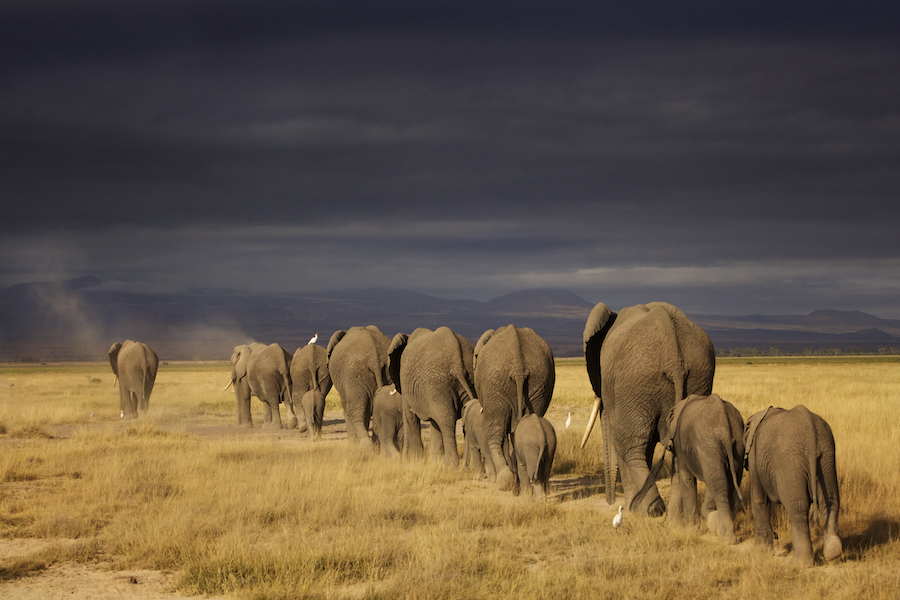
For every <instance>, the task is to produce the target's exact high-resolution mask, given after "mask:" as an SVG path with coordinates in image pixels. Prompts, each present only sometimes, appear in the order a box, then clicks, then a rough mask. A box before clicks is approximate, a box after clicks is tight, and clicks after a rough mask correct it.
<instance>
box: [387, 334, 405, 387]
mask: <svg viewBox="0 0 900 600" xmlns="http://www.w3.org/2000/svg"><path fill="white" fill-rule="evenodd" d="M407 342H409V336H408V335H406V334H405V333H398V334H397V335H395V336H394V339H392V340H391V345H390V346H388V372H389V373H390V375H391V380H392V381H393V382H394V389H396V390H397V391H398V392H400V393H401V394H402V393H403V390H402V389H400V364H401V362H400V360H401V356H403V351H404V350H406V344H407Z"/></svg>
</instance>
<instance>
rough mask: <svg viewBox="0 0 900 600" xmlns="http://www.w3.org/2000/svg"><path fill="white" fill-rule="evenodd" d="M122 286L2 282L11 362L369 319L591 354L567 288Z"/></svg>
mask: <svg viewBox="0 0 900 600" xmlns="http://www.w3.org/2000/svg"><path fill="white" fill-rule="evenodd" d="M119 283H121V282H119ZM122 287H123V286H120V285H118V284H117V283H116V282H102V281H100V280H99V279H97V278H95V277H82V278H79V279H72V280H68V281H63V282H55V283H54V282H35V283H27V284H19V285H15V286H12V287H10V288H7V289H0V361H14V360H23V359H28V360H39V361H58V360H105V358H106V352H107V350H108V349H109V346H110V345H111V344H112V342H113V341H116V340H124V339H127V338H131V339H140V340H142V341H145V342H147V343H149V344H150V345H151V346H153V347H154V348H155V349H156V350H157V352H158V353H159V354H160V357H161V358H163V360H215V359H222V360H224V359H227V358H228V357H229V356H230V355H231V351H232V349H233V348H234V346H235V345H236V344H240V343H245V342H248V341H263V342H266V343H271V342H278V343H280V344H281V345H282V346H284V347H285V348H286V349H288V350H290V351H293V350H294V349H296V348H297V347H299V346H300V345H302V344H305V343H306V341H307V340H309V338H310V337H311V336H312V335H313V334H315V333H318V334H319V343H320V344H322V345H326V344H327V343H328V340H329V339H330V337H331V335H332V334H333V333H334V332H335V331H337V330H340V329H348V328H350V327H352V326H354V325H369V324H374V325H377V326H378V327H379V328H380V329H381V330H382V332H384V333H385V334H386V335H388V336H390V337H393V335H394V334H396V333H398V332H405V333H409V332H411V331H412V330H413V329H415V328H416V327H427V328H430V329H436V328H437V327H440V326H442V325H446V326H449V327H450V328H451V329H453V330H454V331H456V332H457V333H459V334H461V335H463V336H465V337H467V338H468V339H470V340H471V341H472V342H473V343H474V342H476V341H477V340H478V338H479V337H480V336H481V334H482V333H483V332H484V331H485V330H487V329H495V328H497V327H499V326H502V325H508V324H510V323H513V324H515V325H517V326H519V327H530V328H532V329H534V330H535V331H536V332H537V333H538V334H539V335H541V336H542V337H543V338H544V339H545V340H547V343H548V344H550V347H551V348H552V349H553V352H554V355H556V356H581V355H582V342H581V335H582V331H583V329H584V323H585V320H586V319H587V317H588V315H589V314H590V310H591V308H592V307H593V305H592V304H591V303H590V302H587V301H586V300H584V299H583V298H581V297H580V296H578V295H577V294H574V293H572V292H571V291H569V290H565V289H559V288H540V289H530V290H521V291H517V292H513V293H510V294H504V295H502V296H499V297H497V298H494V299H492V300H490V301H488V302H479V301H475V300H447V299H443V298H436V297H433V296H428V295H426V294H420V293H417V292H410V291H404V290H393V289H390V290H386V289H368V290H366V289H357V290H347V291H342V292H333V293H317V294H279V295H266V296H261V295H249V294H239V293H235V292H228V291H221V290H215V291H196V292H190V293H182V294H152V293H134V292H127V291H117V289H119V290H120V289H121V288H122ZM690 316H691V318H692V319H693V320H694V321H695V322H696V323H697V324H698V325H700V326H701V327H703V328H704V330H705V331H706V332H707V333H708V334H709V336H710V338H712V340H713V343H714V345H715V346H716V348H718V349H722V348H746V347H753V348H759V349H763V350H768V349H769V348H771V347H779V348H781V349H782V350H783V351H785V352H799V351H802V350H804V349H806V348H809V349H813V350H815V349H819V348H832V347H837V348H842V349H857V350H864V351H874V350H876V349H877V348H879V347H882V346H887V347H897V348H900V321H892V320H886V319H880V318H878V317H875V316H873V315H869V314H866V313H862V312H858V311H831V310H820V311H815V312H813V313H810V314H809V315H776V316H765V315H748V316H713V315H690Z"/></svg>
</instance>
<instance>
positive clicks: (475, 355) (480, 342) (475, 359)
mask: <svg viewBox="0 0 900 600" xmlns="http://www.w3.org/2000/svg"><path fill="white" fill-rule="evenodd" d="M493 335H494V330H493V329H488V330H487V331H485V332H484V333H482V334H481V337H480V338H478V343H477V344H475V351H474V353H473V354H472V369H473V370H474V369H475V365H477V364H478V355H479V354H480V353H481V351H482V349H484V345H485V344H487V343H488V342H489V341H490V339H491V337H493Z"/></svg>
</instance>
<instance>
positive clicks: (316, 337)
mask: <svg viewBox="0 0 900 600" xmlns="http://www.w3.org/2000/svg"><path fill="white" fill-rule="evenodd" d="M318 339H319V334H318V333H317V334H316V335H314V336H312V337H311V338H309V343H308V344H306V345H307V346H312V345H313V344H315V343H316V340H318Z"/></svg>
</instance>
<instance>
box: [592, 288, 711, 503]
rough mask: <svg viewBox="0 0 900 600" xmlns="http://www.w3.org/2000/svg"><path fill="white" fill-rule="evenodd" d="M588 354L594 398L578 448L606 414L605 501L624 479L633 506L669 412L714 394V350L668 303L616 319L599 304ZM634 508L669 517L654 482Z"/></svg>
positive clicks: (603, 424) (635, 309)
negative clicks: (692, 398)
mask: <svg viewBox="0 0 900 600" xmlns="http://www.w3.org/2000/svg"><path fill="white" fill-rule="evenodd" d="M584 357H585V363H586V366H587V372H588V377H589V378H590V381H591V387H592V388H593V392H594V396H595V400H594V408H593V410H592V412H591V417H590V419H589V421H588V425H587V428H586V430H585V432H584V438H583V439H582V441H581V447H582V448H584V446H585V444H586V443H587V440H588V438H589V437H590V435H591V431H592V429H593V427H594V423H595V422H596V419H597V417H598V416H600V417H602V418H601V428H602V430H603V431H602V433H603V451H604V457H605V461H604V463H605V474H606V501H607V503H608V504H613V503H614V502H615V499H616V478H617V476H618V475H619V474H621V477H622V486H623V488H624V489H625V496H626V503H625V504H626V505H628V504H629V503H630V500H631V498H633V497H634V495H635V493H636V492H637V491H638V490H639V489H640V488H641V487H643V485H644V481H645V480H646V479H647V476H648V474H649V471H650V468H649V466H650V462H651V461H652V460H653V452H654V449H655V447H656V444H657V442H659V441H660V440H664V439H666V437H667V433H668V431H667V427H666V418H665V417H666V415H668V413H669V411H670V410H671V409H672V407H673V406H675V404H677V403H678V402H680V401H681V400H682V399H684V398H686V397H687V396H689V395H691V394H697V395H699V396H708V395H710V394H711V393H712V383H713V376H714V374H715V370H716V358H715V351H714V349H713V345H712V342H711V341H710V339H709V336H708V335H706V332H704V331H703V330H702V329H701V328H700V327H698V326H697V325H695V324H694V323H692V322H691V320H690V319H688V318H687V316H686V315H685V314H684V313H683V312H681V311H680V310H678V309H677V308H676V307H674V306H672V305H671V304H667V303H665V302H652V303H650V304H647V305H642V304H639V305H637V306H631V307H628V308H623V309H622V310H621V311H619V313H618V314H617V313H614V312H612V311H611V310H610V309H609V307H608V306H607V305H606V304H604V303H602V302H600V303H598V304H597V305H596V306H595V307H594V308H593V310H592V311H591V314H590V316H589V317H588V319H587V322H586V324H585V327H584ZM635 510H637V511H639V512H644V513H646V514H648V515H651V516H659V515H662V514H663V513H664V512H665V510H666V507H665V503H664V502H663V500H662V498H661V497H660V495H659V490H658V489H657V487H656V482H653V484H652V486H651V489H650V490H649V492H648V493H647V494H646V495H645V496H644V498H643V500H642V501H641V503H640V505H639V506H636V507H635Z"/></svg>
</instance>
